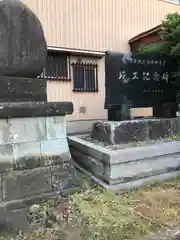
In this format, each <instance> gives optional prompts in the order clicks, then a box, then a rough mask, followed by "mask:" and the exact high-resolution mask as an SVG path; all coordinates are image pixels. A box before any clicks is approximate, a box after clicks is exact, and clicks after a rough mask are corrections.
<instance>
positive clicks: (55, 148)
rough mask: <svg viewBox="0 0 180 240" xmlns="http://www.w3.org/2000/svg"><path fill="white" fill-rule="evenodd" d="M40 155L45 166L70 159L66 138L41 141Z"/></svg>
mask: <svg viewBox="0 0 180 240" xmlns="http://www.w3.org/2000/svg"><path fill="white" fill-rule="evenodd" d="M41 153H42V156H43V159H44V160H45V165H52V164H60V163H62V162H68V161H69V160H70V159H71V155H70V152H69V147H68V143H67V139H66V138H65V139H55V140H47V141H41Z"/></svg>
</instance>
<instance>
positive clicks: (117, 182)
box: [68, 136, 180, 190]
mask: <svg viewBox="0 0 180 240" xmlns="http://www.w3.org/2000/svg"><path fill="white" fill-rule="evenodd" d="M68 139H69V145H70V150H71V155H72V157H73V159H74V160H75V162H76V163H77V164H78V165H79V166H81V167H82V168H83V169H85V170H86V171H88V172H89V173H91V174H92V175H93V176H94V177H95V179H98V181H97V182H101V185H103V184H104V185H108V186H111V188H112V189H116V190H121V189H122V188H124V189H126V186H127V189H128V188H131V187H132V188H133V187H136V185H138V186H140V185H142V184H143V183H148V182H149V180H151V179H155V180H156V179H157V180H158V179H161V177H160V176H164V174H165V175H167V176H171V175H172V174H173V173H175V172H179V170H180V141H173V142H167V143H157V144H155V145H146V146H141V147H132V148H125V149H119V150H109V149H107V148H105V147H101V146H98V145H96V144H95V143H90V142H87V141H85V140H83V139H81V138H80V137H77V136H71V137H68ZM171 173H172V174H171ZM168 174H169V175H168ZM136 182H138V184H136ZM102 183H103V184H102Z"/></svg>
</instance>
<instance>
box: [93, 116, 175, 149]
mask: <svg viewBox="0 0 180 240" xmlns="http://www.w3.org/2000/svg"><path fill="white" fill-rule="evenodd" d="M179 125H180V119H179V118H175V119H144V120H131V121H121V122H113V121H104V122H103V121H99V122H96V123H94V124H93V126H92V132H91V137H92V139H95V140H98V141H101V142H103V143H104V144H106V145H116V144H123V143H128V142H140V141H149V140H157V139H163V138H169V137H172V136H173V135H174V134H178V133H179V132H180V127H179Z"/></svg>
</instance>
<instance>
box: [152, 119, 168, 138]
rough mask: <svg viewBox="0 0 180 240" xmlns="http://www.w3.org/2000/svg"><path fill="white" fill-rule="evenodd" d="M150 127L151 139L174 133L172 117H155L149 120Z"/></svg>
mask: <svg viewBox="0 0 180 240" xmlns="http://www.w3.org/2000/svg"><path fill="white" fill-rule="evenodd" d="M148 128H149V138H150V139H155V140H156V139H161V138H167V137H170V136H171V135H172V134H173V125H172V121H171V119H157V120H156V119H153V120H151V121H148Z"/></svg>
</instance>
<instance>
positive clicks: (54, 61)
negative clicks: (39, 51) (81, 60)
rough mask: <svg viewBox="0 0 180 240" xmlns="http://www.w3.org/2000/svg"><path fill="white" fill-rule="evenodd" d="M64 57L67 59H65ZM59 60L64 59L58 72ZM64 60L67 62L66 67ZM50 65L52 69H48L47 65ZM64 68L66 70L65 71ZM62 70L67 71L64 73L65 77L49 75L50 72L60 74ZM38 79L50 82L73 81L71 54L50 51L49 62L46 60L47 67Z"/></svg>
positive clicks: (48, 53)
mask: <svg viewBox="0 0 180 240" xmlns="http://www.w3.org/2000/svg"><path fill="white" fill-rule="evenodd" d="M63 57H65V59H63ZM51 58H52V60H51ZM53 58H54V59H53ZM56 58H57V59H56ZM58 58H59V60H60V59H61V58H62V59H61V60H62V61H61V64H59V69H58V70H57V62H58ZM64 60H65V61H66V64H65V65H64V63H63V61H64ZM49 63H50V64H51V67H52V69H51V68H49V69H48V67H47V65H48V64H49ZM63 65H64V66H63ZM62 66H63V67H64V69H63V67H62ZM53 68H54V69H53ZM61 68H62V69H63V71H65V72H64V76H63V75H62V76H60V75H59V76H52V75H54V74H48V71H49V72H51V71H54V72H60V71H61ZM46 69H47V70H46ZM46 71H47V72H46ZM48 75H49V76H48ZM50 75H51V76H50ZM38 78H44V79H47V80H50V81H71V71H70V54H69V53H64V52H60V51H53V50H48V52H47V60H46V67H45V68H44V69H43V71H42V73H41V75H40V76H38Z"/></svg>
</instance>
